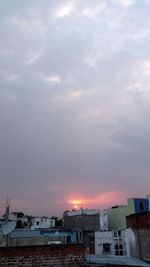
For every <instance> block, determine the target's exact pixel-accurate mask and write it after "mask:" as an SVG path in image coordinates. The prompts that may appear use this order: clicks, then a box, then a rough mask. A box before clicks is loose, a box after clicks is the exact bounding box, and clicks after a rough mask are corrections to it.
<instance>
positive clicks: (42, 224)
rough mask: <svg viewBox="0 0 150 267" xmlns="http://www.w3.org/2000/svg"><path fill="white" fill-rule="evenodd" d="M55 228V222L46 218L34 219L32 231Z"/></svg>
mask: <svg viewBox="0 0 150 267" xmlns="http://www.w3.org/2000/svg"><path fill="white" fill-rule="evenodd" d="M52 227H55V220H52V219H49V218H45V217H33V218H32V226H31V229H32V230H34V229H38V228H43V229H44V228H52Z"/></svg>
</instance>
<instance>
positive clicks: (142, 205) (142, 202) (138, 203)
mask: <svg viewBox="0 0 150 267" xmlns="http://www.w3.org/2000/svg"><path fill="white" fill-rule="evenodd" d="M134 209H135V213H140V212H148V211H149V201H148V199H147V198H134Z"/></svg>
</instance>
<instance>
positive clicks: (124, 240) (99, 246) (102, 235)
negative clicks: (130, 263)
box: [95, 229, 136, 257]
mask: <svg viewBox="0 0 150 267" xmlns="http://www.w3.org/2000/svg"><path fill="white" fill-rule="evenodd" d="M104 244H110V252H109V254H110V255H116V256H117V255H118V256H120V255H125V256H128V257H132V256H133V255H134V251H135V249H136V239H135V234H134V232H133V231H132V230H131V229H126V230H124V231H104V232H95V254H96V255H102V254H105V253H104V251H103V245H104ZM120 245H121V247H122V248H120ZM116 247H118V249H116Z"/></svg>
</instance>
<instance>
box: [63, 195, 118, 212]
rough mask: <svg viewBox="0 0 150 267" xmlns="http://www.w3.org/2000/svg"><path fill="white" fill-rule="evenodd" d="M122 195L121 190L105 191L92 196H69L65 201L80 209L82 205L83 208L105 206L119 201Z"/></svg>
mask: <svg viewBox="0 0 150 267" xmlns="http://www.w3.org/2000/svg"><path fill="white" fill-rule="evenodd" d="M122 197H123V193H122V192H121V191H106V192H103V193H100V194H98V195H95V196H93V197H82V198H80V197H79V198H78V197H77V198H74V197H73V196H72V197H71V196H70V197H69V198H68V200H67V202H68V204H70V205H71V206H72V207H73V208H74V209H80V208H81V207H83V206H84V208H98V207H100V208H107V207H109V206H111V205H113V204H116V203H120V202H121V199H122Z"/></svg>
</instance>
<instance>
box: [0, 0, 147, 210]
mask: <svg viewBox="0 0 150 267" xmlns="http://www.w3.org/2000/svg"><path fill="white" fill-rule="evenodd" d="M0 6H1V8H0V10H1V13H0V20H1V27H0V36H1V42H0V129H1V132H0V179H1V188H2V189H3V193H2V194H3V195H2V197H1V198H3V199H4V197H5V195H6V194H7V193H9V194H10V195H11V196H12V202H14V206H13V208H14V209H25V210H26V211H33V212H36V213H38V212H39V213H57V212H60V211H61V210H62V209H65V208H66V206H67V205H68V204H67V202H66V201H67V198H68V196H69V195H70V194H71V195H72V194H73V193H74V196H75V195H76V194H77V195H78V196H79V195H81V196H82V195H84V197H86V196H88V198H90V199H91V202H92V198H93V199H94V201H95V202H94V201H93V203H95V205H97V206H99V205H101V202H100V201H99V199H100V198H99V195H101V194H103V195H104V194H105V193H106V196H107V197H109V196H111V197H112V196H113V192H118V196H120V195H119V192H121V193H122V196H123V197H124V198H125V197H128V196H130V195H131V194H134V195H142V194H147V193H149V192H147V188H148V183H149V165H148V162H149V149H150V148H149V131H150V129H149V126H148V125H149V123H148V119H149V116H150V110H149V102H150V91H149V81H150V54H149V49H148V46H147V44H148V43H149V41H150V40H149V39H150V34H149V32H150V31H149V26H150V25H149V24H150V22H149V9H150V5H149V2H148V1H146V0H145V1H144V0H143V2H142V3H141V1H136V0H127V1H123V0H110V1H97V0H93V1H92V2H91V1H87V0H86V1H82V2H81V1H65V0H64V1H63V0H61V1H59V0H57V1H44V2H43V1H40V0H38V1H34V0H32V1H21V0H20V1H19V0H18V1H17V0H16V1H13V5H12V4H11V3H9V2H8V1H7V2H6V1H0ZM141 179H142V181H144V183H141ZM129 183H131V184H133V185H134V184H135V183H136V184H137V185H139V188H141V190H138V186H135V188H134V187H133V186H132V187H131V186H130V185H129ZM133 188H134V189H133ZM131 190H132V191H131ZM72 192H73V193H72ZM108 192H111V193H108ZM95 195H96V196H98V197H95ZM111 197H110V198H111ZM39 199H41V200H40V204H39V206H38V207H39V209H38V208H37V202H39ZM96 201H97V202H96ZM112 201H113V199H112V198H111V202H112ZM19 203H20V204H19Z"/></svg>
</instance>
